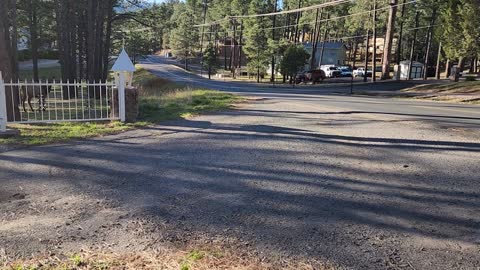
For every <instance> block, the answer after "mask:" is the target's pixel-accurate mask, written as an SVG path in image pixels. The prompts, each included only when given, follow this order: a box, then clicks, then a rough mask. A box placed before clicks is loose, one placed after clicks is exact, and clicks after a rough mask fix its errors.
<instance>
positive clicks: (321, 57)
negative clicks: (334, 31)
mask: <svg viewBox="0 0 480 270" xmlns="http://www.w3.org/2000/svg"><path fill="white" fill-rule="evenodd" d="M328 19H330V15H329V14H327V21H326V22H325V33H324V35H323V41H322V50H321V51H320V60H319V61H318V67H320V68H321V66H322V63H323V54H324V52H325V45H326V43H327V37H328V30H329V29H328Z"/></svg>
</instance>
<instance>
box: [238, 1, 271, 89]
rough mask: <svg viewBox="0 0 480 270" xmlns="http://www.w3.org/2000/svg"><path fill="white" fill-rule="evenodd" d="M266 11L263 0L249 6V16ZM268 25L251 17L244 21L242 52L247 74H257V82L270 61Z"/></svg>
mask: <svg viewBox="0 0 480 270" xmlns="http://www.w3.org/2000/svg"><path fill="white" fill-rule="evenodd" d="M266 11H267V3H266V2H265V1H264V0H253V1H252V2H251V3H250V6H249V14H262V13H266ZM266 28H269V24H268V21H267V19H266V18H264V17H252V18H248V19H247V20H245V29H246V30H245V38H246V42H245V46H244V51H245V53H246V54H247V57H248V63H247V68H248V70H249V72H251V73H256V74H257V82H260V75H261V74H264V73H265V71H266V67H267V65H268V63H269V60H270V53H269V50H268V49H267V48H268V37H269V32H268V33H267V31H268V30H266Z"/></svg>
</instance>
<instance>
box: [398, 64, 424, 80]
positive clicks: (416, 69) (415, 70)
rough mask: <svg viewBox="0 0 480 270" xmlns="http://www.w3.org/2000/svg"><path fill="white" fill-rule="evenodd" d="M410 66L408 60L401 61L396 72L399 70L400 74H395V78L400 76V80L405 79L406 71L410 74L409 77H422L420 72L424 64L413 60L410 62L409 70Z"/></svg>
mask: <svg viewBox="0 0 480 270" xmlns="http://www.w3.org/2000/svg"><path fill="white" fill-rule="evenodd" d="M409 68H410V60H405V61H401V62H400V65H399V67H398V70H397V72H400V76H398V75H397V76H395V77H396V78H398V77H400V80H407V79H408V73H409V72H410V74H411V77H410V78H411V79H420V78H422V73H423V69H424V64H422V63H420V62H416V61H413V63H412V70H411V71H409Z"/></svg>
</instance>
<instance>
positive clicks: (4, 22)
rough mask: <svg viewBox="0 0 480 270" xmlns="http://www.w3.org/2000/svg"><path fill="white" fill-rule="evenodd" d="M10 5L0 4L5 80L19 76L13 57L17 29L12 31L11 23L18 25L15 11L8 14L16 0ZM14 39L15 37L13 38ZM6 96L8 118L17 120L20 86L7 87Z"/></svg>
mask: <svg viewBox="0 0 480 270" xmlns="http://www.w3.org/2000/svg"><path fill="white" fill-rule="evenodd" d="M9 4H10V5H8V4H7V5H0V72H1V73H2V77H3V80H5V81H10V80H14V79H16V78H17V74H16V73H17V69H16V68H15V61H14V59H13V57H12V51H13V48H12V44H11V41H12V37H11V35H12V34H14V33H15V30H12V32H13V33H11V32H10V29H11V28H10V25H16V22H15V21H16V19H17V18H16V17H15V15H16V14H15V13H13V14H12V16H9V15H8V10H9V8H15V5H16V3H15V1H12V2H10V3H9ZM13 39H14V38H13ZM5 90H6V91H5V97H6V101H7V106H6V107H7V120H8V121H15V120H18V119H20V110H19V108H18V105H19V104H20V100H19V95H18V94H19V93H18V88H14V87H10V88H8V87H7V89H5Z"/></svg>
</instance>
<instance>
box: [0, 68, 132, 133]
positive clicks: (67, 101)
mask: <svg viewBox="0 0 480 270" xmlns="http://www.w3.org/2000/svg"><path fill="white" fill-rule="evenodd" d="M118 81H119V83H118V85H116V84H115V83H114V82H93V83H89V82H76V81H75V82H62V81H60V82H57V81H50V82H48V81H40V82H33V81H32V82H28V81H17V82H12V81H11V82H5V81H4V80H3V79H2V75H1V73H0V132H1V131H5V130H6V125H7V124H10V123H12V124H13V123H54V122H72V121H102V120H121V121H125V79H124V78H123V76H120V79H119V80H118Z"/></svg>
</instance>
